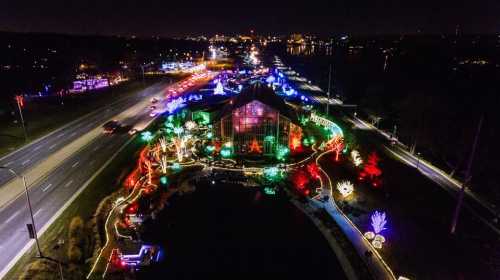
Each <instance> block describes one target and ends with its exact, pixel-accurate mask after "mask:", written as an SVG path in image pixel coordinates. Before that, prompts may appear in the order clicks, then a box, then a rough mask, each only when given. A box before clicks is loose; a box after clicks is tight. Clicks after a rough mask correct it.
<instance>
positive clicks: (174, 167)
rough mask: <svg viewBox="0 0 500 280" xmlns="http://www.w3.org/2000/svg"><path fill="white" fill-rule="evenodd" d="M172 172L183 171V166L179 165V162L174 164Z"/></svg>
mask: <svg viewBox="0 0 500 280" xmlns="http://www.w3.org/2000/svg"><path fill="white" fill-rule="evenodd" d="M171 168H172V170H174V171H179V170H181V169H182V166H181V165H180V164H179V163H178V162H175V163H174V164H172V167H171Z"/></svg>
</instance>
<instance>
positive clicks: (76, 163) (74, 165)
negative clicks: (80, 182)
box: [71, 161, 80, 168]
mask: <svg viewBox="0 0 500 280" xmlns="http://www.w3.org/2000/svg"><path fill="white" fill-rule="evenodd" d="M79 163H80V162H79V161H77V162H75V163H73V165H72V166H71V168H75V167H76V166H77V165H78V164H79Z"/></svg>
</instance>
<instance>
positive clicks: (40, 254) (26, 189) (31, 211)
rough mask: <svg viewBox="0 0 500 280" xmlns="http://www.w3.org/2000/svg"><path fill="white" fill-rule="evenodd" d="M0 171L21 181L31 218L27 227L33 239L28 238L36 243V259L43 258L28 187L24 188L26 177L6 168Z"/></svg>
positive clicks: (2, 167)
mask: <svg viewBox="0 0 500 280" xmlns="http://www.w3.org/2000/svg"><path fill="white" fill-rule="evenodd" d="M0 169H7V170H8V171H9V172H10V173H12V174H14V176H16V177H17V178H20V179H21V180H22V181H23V186H24V192H25V194H26V201H27V202H28V210H29V212H30V216H31V225H29V224H28V225H27V226H28V229H31V230H32V231H33V237H31V236H30V238H34V239H35V242H36V248H37V250H38V257H40V258H41V257H43V254H42V250H41V249H40V243H39V242H38V234H37V232H36V227H35V218H34V217H33V210H32V208H31V201H30V196H29V194H28V187H27V186H26V177H24V176H23V175H19V174H17V173H16V172H15V171H14V170H12V169H11V168H8V167H6V166H0Z"/></svg>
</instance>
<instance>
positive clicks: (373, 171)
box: [363, 152, 382, 179]
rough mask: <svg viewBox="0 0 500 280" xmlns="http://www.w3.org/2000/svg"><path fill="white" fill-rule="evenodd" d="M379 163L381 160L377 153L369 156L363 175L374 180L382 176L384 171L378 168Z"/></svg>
mask: <svg viewBox="0 0 500 280" xmlns="http://www.w3.org/2000/svg"><path fill="white" fill-rule="evenodd" d="M379 161H380V158H379V157H378V155H377V153H375V152H373V153H371V154H370V155H369V156H368V159H367V161H366V163H365V166H364V169H363V173H364V174H366V175H368V176H369V177H370V179H374V178H375V177H378V176H380V175H382V170H381V169H380V168H379V166H378V162H379Z"/></svg>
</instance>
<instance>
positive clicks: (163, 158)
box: [160, 155, 168, 174]
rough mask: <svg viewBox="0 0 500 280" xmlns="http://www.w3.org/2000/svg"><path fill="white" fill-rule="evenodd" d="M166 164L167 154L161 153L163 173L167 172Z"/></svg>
mask: <svg viewBox="0 0 500 280" xmlns="http://www.w3.org/2000/svg"><path fill="white" fill-rule="evenodd" d="M167 165H168V162H167V156H166V155H162V156H161V157H160V168H161V173H163V174H165V173H167Z"/></svg>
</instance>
